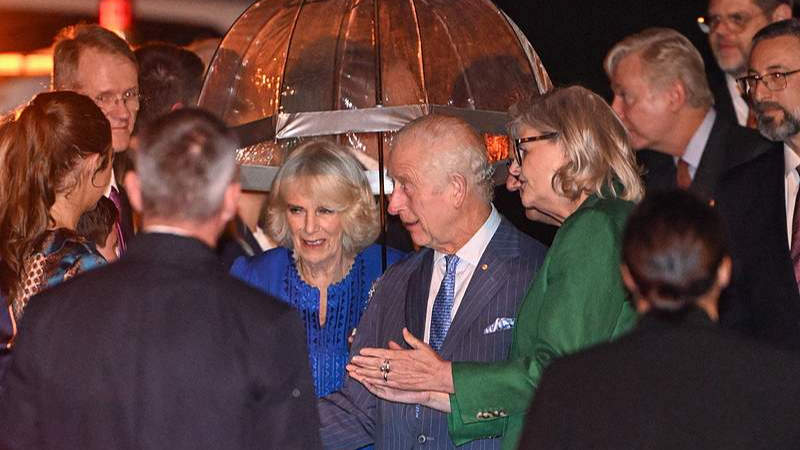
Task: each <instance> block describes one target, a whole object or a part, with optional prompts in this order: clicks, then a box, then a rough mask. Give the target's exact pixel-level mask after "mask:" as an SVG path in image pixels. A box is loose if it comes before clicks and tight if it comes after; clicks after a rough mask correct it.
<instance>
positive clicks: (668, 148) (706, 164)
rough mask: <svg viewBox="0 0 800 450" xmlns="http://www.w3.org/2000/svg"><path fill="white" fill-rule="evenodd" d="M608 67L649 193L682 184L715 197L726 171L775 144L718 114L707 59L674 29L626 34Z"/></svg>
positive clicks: (617, 107) (617, 105)
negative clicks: (705, 67)
mask: <svg viewBox="0 0 800 450" xmlns="http://www.w3.org/2000/svg"><path fill="white" fill-rule="evenodd" d="M604 65H605V70H606V73H607V74H608V77H609V79H610V80H611V87H612V90H613V91H614V101H613V103H612V108H613V109H614V112H616V113H617V115H618V116H619V117H620V119H621V120H622V122H623V123H624V124H625V127H626V128H627V129H628V132H629V133H630V136H631V145H632V146H633V147H634V148H635V149H637V150H638V152H637V159H638V160H639V162H640V164H642V165H643V166H644V169H645V174H644V181H645V187H646V189H647V191H648V192H653V191H654V190H663V189H671V188H676V187H679V188H683V189H688V190H690V191H692V192H694V193H696V194H698V195H700V196H703V197H705V198H711V197H712V196H713V193H714V189H715V188H716V184H717V180H718V179H719V176H720V175H721V174H722V172H723V171H724V170H725V169H727V168H728V167H730V166H731V165H733V164H735V163H737V162H739V161H745V160H748V159H751V158H753V157H754V156H755V155H758V154H760V153H762V152H764V151H766V148H768V147H769V144H768V143H767V142H766V141H765V140H764V139H763V138H761V136H759V135H758V133H756V132H755V131H752V130H747V129H745V128H742V127H739V126H738V125H736V123H735V122H733V121H732V120H731V119H729V118H727V117H725V116H723V115H720V114H718V113H717V112H716V111H715V109H714V108H713V104H714V98H713V96H712V95H711V91H710V90H709V88H708V83H707V81H706V77H705V69H704V64H703V59H702V57H701V56H700V53H699V52H698V51H697V49H696V48H695V47H694V46H693V45H692V43H691V42H689V40H688V39H687V38H686V37H684V36H683V35H681V34H680V33H678V32H677V31H675V30H671V29H666V28H649V29H647V30H644V31H642V32H640V33H637V34H634V35H631V36H628V37H626V38H625V39H623V40H622V41H621V42H619V43H618V44H616V45H615V46H614V47H613V48H612V49H611V50H610V51H609V52H608V55H607V56H606V59H605V62H604Z"/></svg>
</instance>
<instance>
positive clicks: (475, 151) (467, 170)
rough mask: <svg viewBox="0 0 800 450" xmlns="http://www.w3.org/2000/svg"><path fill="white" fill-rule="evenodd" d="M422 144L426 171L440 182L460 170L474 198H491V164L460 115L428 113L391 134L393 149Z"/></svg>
mask: <svg viewBox="0 0 800 450" xmlns="http://www.w3.org/2000/svg"><path fill="white" fill-rule="evenodd" d="M411 141H413V142H415V143H416V145H418V146H421V147H425V152H424V154H423V155H420V157H421V158H424V160H425V165H426V166H427V169H428V170H426V172H427V173H429V174H431V175H434V176H436V177H438V179H437V180H431V181H432V182H438V181H444V180H445V179H446V178H447V175H448V174H451V173H460V174H462V175H463V176H464V177H465V178H466V179H467V181H468V182H469V183H470V187H471V190H472V191H473V192H475V193H476V194H477V196H478V199H480V200H482V201H484V202H486V203H487V204H488V203H491V201H492V195H493V193H494V185H493V180H492V174H493V171H492V167H491V165H490V164H489V161H488V153H487V151H486V144H485V143H484V141H483V138H482V137H481V135H480V134H478V132H477V131H475V129H474V128H473V127H472V126H471V125H470V124H468V123H467V122H466V121H464V120H463V119H461V118H458V117H453V116H445V115H439V114H431V115H427V116H423V117H420V118H418V119H416V120H414V121H412V122H410V123H408V124H407V125H406V126H404V127H403V129H402V130H400V132H399V133H398V134H397V136H396V137H395V142H394V145H393V148H397V147H400V146H401V145H402V144H403V143H406V142H411Z"/></svg>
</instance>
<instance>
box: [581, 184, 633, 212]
mask: <svg viewBox="0 0 800 450" xmlns="http://www.w3.org/2000/svg"><path fill="white" fill-rule="evenodd" d="M611 184H612V185H613V186H614V191H612V190H611V187H610V186H609V185H608V183H603V187H601V188H600V193H601V194H602V198H601V197H600V195H598V194H597V193H596V192H594V193H592V194H591V195H589V196H588V197H586V200H584V201H583V203H581V206H579V207H578V210H580V209H582V208H591V207H592V206H595V205H596V204H597V202H599V201H600V200H602V199H614V198H618V197H619V196H620V195H622V192H623V190H624V187H623V186H622V183H620V182H619V180H617V179H616V178H614V179H613V180H611ZM614 192H616V194H615V193H614Z"/></svg>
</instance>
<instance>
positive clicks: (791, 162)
mask: <svg viewBox="0 0 800 450" xmlns="http://www.w3.org/2000/svg"><path fill="white" fill-rule="evenodd" d="M783 165H784V174H783V183H784V187H785V189H784V190H783V192H785V193H786V198H785V201H786V236H787V238H788V239H789V248H792V220H793V219H794V203H795V201H796V200H797V190H798V189H800V175H798V173H797V166H800V156H797V153H795V152H794V150H792V149H791V148H790V147H789V146H788V145H786V144H783Z"/></svg>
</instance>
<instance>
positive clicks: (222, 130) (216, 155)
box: [136, 108, 238, 221]
mask: <svg viewBox="0 0 800 450" xmlns="http://www.w3.org/2000/svg"><path fill="white" fill-rule="evenodd" d="M237 147H238V142H237V139H236V137H235V136H234V135H233V133H232V132H231V131H230V130H229V129H228V128H227V127H226V126H225V124H224V123H222V121H220V120H219V119H217V118H216V117H215V116H213V115H212V114H211V113H209V112H206V111H203V110H200V109H195V108H185V109H180V110H177V111H174V112H171V113H169V114H167V115H165V116H163V117H161V118H160V119H158V120H156V121H155V122H153V123H152V125H151V126H149V127H146V128H145V129H144V130H143V132H142V135H141V138H140V148H139V150H138V152H137V153H136V172H137V174H138V176H139V180H140V183H141V190H142V214H145V215H150V216H154V217H164V218H173V219H183V220H193V221H202V220H206V219H209V218H211V217H213V216H214V215H215V214H217V213H219V212H220V211H221V209H222V204H223V198H224V196H225V190H226V189H227V187H228V186H229V185H230V184H231V182H233V181H235V177H236V174H237V172H236V148H237Z"/></svg>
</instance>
